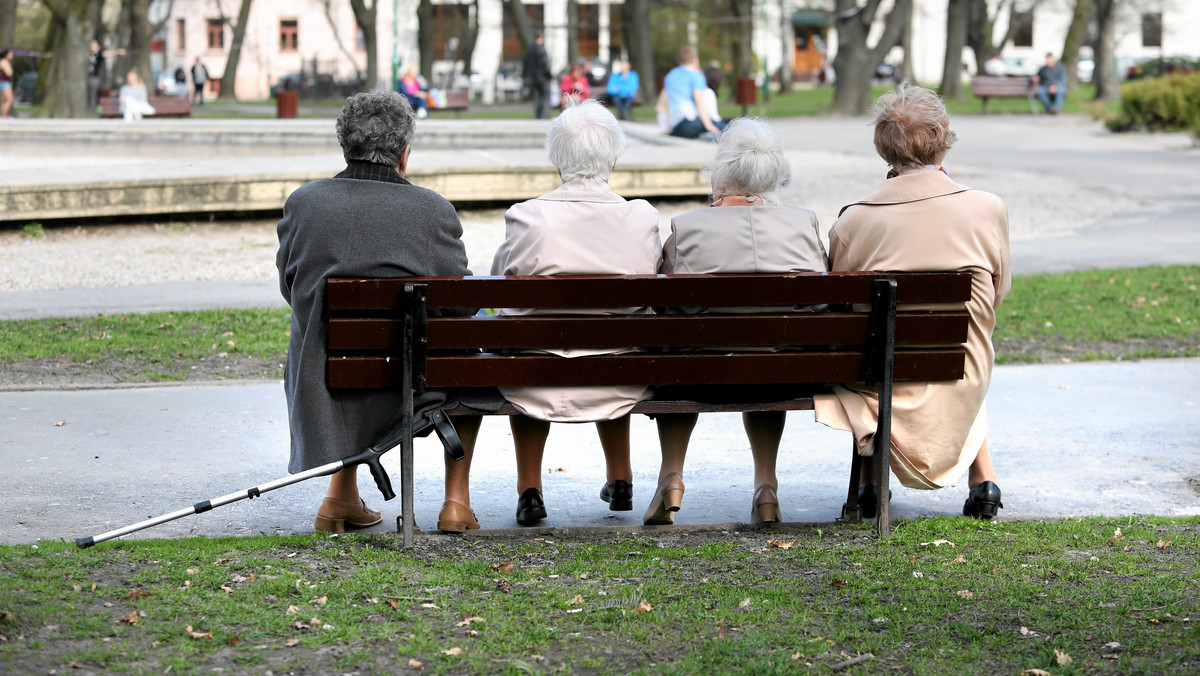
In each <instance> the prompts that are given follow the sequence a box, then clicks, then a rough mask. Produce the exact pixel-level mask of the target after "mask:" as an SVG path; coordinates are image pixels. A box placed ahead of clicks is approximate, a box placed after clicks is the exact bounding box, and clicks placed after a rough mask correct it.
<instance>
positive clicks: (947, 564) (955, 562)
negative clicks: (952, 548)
mask: <svg viewBox="0 0 1200 676" xmlns="http://www.w3.org/2000/svg"><path fill="white" fill-rule="evenodd" d="M965 561H966V559H964V558H963V557H962V554H959V555H958V556H957V557H955V559H954V560H953V561H946V562H945V563H943V564H942V565H943V566H953V565H955V564H959V563H963V562H965Z"/></svg>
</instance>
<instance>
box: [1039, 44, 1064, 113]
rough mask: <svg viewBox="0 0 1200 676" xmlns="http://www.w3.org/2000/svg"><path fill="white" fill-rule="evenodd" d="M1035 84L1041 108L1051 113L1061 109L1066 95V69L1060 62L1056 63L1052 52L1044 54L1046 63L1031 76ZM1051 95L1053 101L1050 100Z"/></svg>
mask: <svg viewBox="0 0 1200 676" xmlns="http://www.w3.org/2000/svg"><path fill="white" fill-rule="evenodd" d="M1033 82H1034V84H1036V85H1037V95H1038V100H1040V101H1041V102H1042V109H1043V110H1045V111H1046V112H1047V113H1050V114H1051V115H1057V114H1058V113H1059V111H1061V110H1062V105H1063V98H1064V97H1066V95H1067V69H1066V68H1063V65H1062V64H1061V63H1056V62H1055V60H1054V55H1053V54H1047V55H1046V65H1044V66H1042V67H1041V68H1039V69H1038V72H1037V75H1035V76H1034V78H1033ZM1051 97H1053V98H1054V101H1051V100H1050V99H1051Z"/></svg>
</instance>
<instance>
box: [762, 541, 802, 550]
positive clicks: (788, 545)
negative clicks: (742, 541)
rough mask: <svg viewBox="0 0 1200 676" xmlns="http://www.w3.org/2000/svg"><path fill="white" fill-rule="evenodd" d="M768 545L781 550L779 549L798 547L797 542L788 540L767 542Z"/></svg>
mask: <svg viewBox="0 0 1200 676" xmlns="http://www.w3.org/2000/svg"><path fill="white" fill-rule="evenodd" d="M767 544H768V545H770V546H772V547H777V548H779V549H791V548H792V547H795V546H796V541H795V540H787V541H784V540H767Z"/></svg>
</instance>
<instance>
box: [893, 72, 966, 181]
mask: <svg viewBox="0 0 1200 676" xmlns="http://www.w3.org/2000/svg"><path fill="white" fill-rule="evenodd" d="M874 124H875V150H876V152H878V153H879V156H880V157H882V158H883V159H884V161H886V162H887V163H888V164H890V165H891V166H892V168H894V169H900V168H902V167H923V166H925V165H927V164H941V163H942V160H943V159H945V158H946V153H947V152H948V151H949V150H950V146H952V145H954V142H955V141H956V140H958V137H957V136H956V135H955V133H954V132H952V131H950V113H948V112H946V105H945V104H944V103H942V99H941V97H939V96H938V95H937V94H935V93H934V92H932V91H930V90H928V89H925V88H924V87H918V86H917V85H914V84H913V83H911V82H908V81H905V82H903V83H901V84H900V86H899V87H897V88H896V89H893V90H891V91H889V92H886V93H884V94H883V95H882V96H880V97H879V100H877V101H876V102H875V122H874Z"/></svg>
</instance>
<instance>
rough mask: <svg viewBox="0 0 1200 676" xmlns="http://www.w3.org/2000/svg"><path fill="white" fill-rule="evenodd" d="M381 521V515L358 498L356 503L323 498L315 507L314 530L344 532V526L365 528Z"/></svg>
mask: <svg viewBox="0 0 1200 676" xmlns="http://www.w3.org/2000/svg"><path fill="white" fill-rule="evenodd" d="M380 521H383V515H382V514H380V513H379V512H377V511H375V510H373V509H371V508H370V507H367V503H366V502H364V501H363V500H362V498H359V500H358V502H357V503H354V502H345V501H343V500H334V499H333V498H324V499H322V500H321V506H320V507H318V508H317V519H316V522H315V524H314V527H315V528H316V530H318V531H320V532H323V533H344V532H346V527H347V526H350V527H352V528H367V527H369V526H374V525H375V524H377V523H379V522H380Z"/></svg>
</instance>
